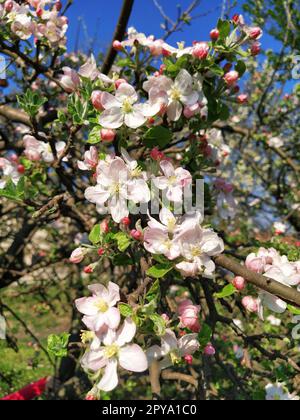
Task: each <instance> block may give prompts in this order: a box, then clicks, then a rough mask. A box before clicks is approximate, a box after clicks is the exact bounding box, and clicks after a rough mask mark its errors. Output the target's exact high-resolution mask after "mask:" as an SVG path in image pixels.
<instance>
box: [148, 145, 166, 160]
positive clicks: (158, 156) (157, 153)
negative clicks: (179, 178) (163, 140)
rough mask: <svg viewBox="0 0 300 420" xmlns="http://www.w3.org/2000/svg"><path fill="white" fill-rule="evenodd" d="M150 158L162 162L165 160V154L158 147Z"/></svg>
mask: <svg viewBox="0 0 300 420" xmlns="http://www.w3.org/2000/svg"><path fill="white" fill-rule="evenodd" d="M150 156H151V158H152V159H153V160H156V161H160V160H163V159H164V158H165V155H164V154H163V152H161V151H160V150H159V149H158V148H157V147H155V148H154V149H152V150H151V153H150Z"/></svg>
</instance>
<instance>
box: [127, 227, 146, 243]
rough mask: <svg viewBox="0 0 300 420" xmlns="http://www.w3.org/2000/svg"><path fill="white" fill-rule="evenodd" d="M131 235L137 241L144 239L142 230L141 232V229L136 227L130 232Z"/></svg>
mask: <svg viewBox="0 0 300 420" xmlns="http://www.w3.org/2000/svg"><path fill="white" fill-rule="evenodd" d="M130 236H131V237H132V238H133V239H135V240H136V241H139V240H141V239H142V236H143V235H142V232H140V231H139V230H136V229H132V231H131V232H130Z"/></svg>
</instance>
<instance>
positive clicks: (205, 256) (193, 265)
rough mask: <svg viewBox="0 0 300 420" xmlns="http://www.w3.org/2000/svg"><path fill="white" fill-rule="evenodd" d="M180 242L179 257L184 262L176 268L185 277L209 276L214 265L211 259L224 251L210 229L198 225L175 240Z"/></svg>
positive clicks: (222, 244) (220, 241) (217, 237)
mask: <svg viewBox="0 0 300 420" xmlns="http://www.w3.org/2000/svg"><path fill="white" fill-rule="evenodd" d="M177 240H178V241H180V246H181V255H182V256H183V258H184V261H183V262H181V263H179V264H177V265H176V268H177V269H178V270H179V271H180V272H181V273H182V275H184V276H186V277H195V276H197V275H198V274H204V275H206V276H211V275H212V273H213V272H214V271H215V263H214V262H213V260H212V259H211V257H213V256H217V255H220V254H221V253H222V252H223V251H224V243H223V240H222V239H221V238H219V236H218V235H217V234H216V233H215V232H214V231H213V230H211V229H203V228H201V227H200V226H199V225H198V226H195V227H194V229H190V230H187V231H185V232H183V233H182V234H181V235H179V237H178V238H177Z"/></svg>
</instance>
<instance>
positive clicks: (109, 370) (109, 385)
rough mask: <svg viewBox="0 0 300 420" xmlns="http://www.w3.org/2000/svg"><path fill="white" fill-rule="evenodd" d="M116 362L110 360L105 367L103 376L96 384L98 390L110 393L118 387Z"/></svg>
mask: <svg viewBox="0 0 300 420" xmlns="http://www.w3.org/2000/svg"><path fill="white" fill-rule="evenodd" d="M117 367H118V362H117V360H116V359H111V360H109V362H108V363H107V365H106V368H105V372H104V375H103V377H102V379H101V381H100V382H99V384H98V389H100V390H101V391H105V392H110V391H112V390H113V389H115V388H116V387H117V386H118V383H119V378H118V372H117Z"/></svg>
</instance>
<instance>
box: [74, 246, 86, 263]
mask: <svg viewBox="0 0 300 420" xmlns="http://www.w3.org/2000/svg"><path fill="white" fill-rule="evenodd" d="M85 253H86V252H85V249H84V248H76V249H75V250H74V251H73V252H72V254H71V256H70V262H71V263H73V264H80V263H81V261H83V259H84V256H85Z"/></svg>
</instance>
